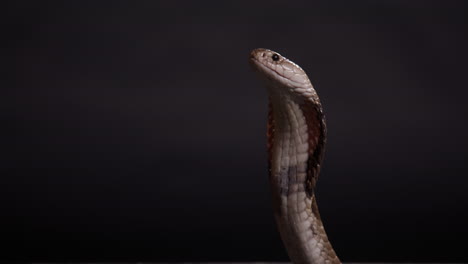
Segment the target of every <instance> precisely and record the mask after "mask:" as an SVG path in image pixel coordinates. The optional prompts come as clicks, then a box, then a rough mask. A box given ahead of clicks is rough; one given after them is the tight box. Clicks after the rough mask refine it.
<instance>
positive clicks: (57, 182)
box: [0, 0, 468, 262]
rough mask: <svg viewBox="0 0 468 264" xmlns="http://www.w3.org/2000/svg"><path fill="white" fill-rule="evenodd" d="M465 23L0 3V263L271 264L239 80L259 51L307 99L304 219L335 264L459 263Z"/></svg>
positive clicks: (252, 7)
mask: <svg viewBox="0 0 468 264" xmlns="http://www.w3.org/2000/svg"><path fill="white" fill-rule="evenodd" d="M466 7H467V6H466V4H465V3H464V2H463V1H406V0H402V1H364V0H360V1H303V2H299V1H233V2H224V1H185V2H179V1H147V2H144V1H127V2H124V1H108V2H101V1H89V2H87V1H73V2H72V1H66V3H60V2H43V1H16V2H14V4H13V6H10V7H9V8H7V9H4V12H5V13H6V19H7V20H8V24H7V28H6V29H5V30H4V32H3V36H4V39H3V42H4V44H7V46H8V47H7V49H4V52H5V53H6V54H8V55H13V56H5V57H4V62H7V68H6V71H4V73H7V74H6V76H5V77H4V80H3V81H8V80H9V81H13V82H11V83H10V84H9V85H7V84H6V82H5V85H3V87H2V91H1V99H0V100H1V106H0V107H1V117H2V120H1V122H2V129H1V133H2V136H1V138H2V139H1V140H2V145H1V153H2V154H3V158H2V159H1V178H0V181H1V185H0V188H1V189H0V203H1V204H0V205H1V213H2V215H1V222H2V223H1V227H0V231H1V240H3V242H4V243H6V244H4V245H3V246H2V250H1V252H0V254H1V257H2V258H3V259H9V260H55V261H60V260H83V261H91V260H93V261H99V260H108V261H110V260H122V261H124V260H133V261H286V260H287V255H286V253H285V250H284V248H283V246H282V244H281V241H280V239H279V236H278V234H277V231H276V227H275V223H274V219H273V215H272V209H271V204H270V195H269V187H268V182H267V173H266V148H265V123H266V105H267V97H266V91H265V89H264V88H263V87H262V85H261V83H260V82H259V81H258V80H257V79H256V76H255V75H254V74H253V73H252V72H251V70H250V67H249V65H248V63H247V57H248V53H249V51H250V50H251V49H253V48H258V47H265V48H270V49H273V50H275V51H278V52H280V53H281V54H283V55H285V56H287V57H288V58H291V59H292V60H293V61H295V62H297V63H298V64H299V65H301V66H302V67H303V68H304V69H305V70H306V72H308V74H309V76H310V78H311V80H312V82H313V83H314V85H315V87H316V89H317V91H318V92H319V94H320V96H321V98H322V102H323V105H324V109H325V113H326V115H327V118H328V126H329V139H328V142H329V144H328V146H327V151H326V156H325V164H324V167H323V171H322V174H321V177H320V181H319V184H318V196H319V205H320V209H321V213H322V216H323V218H324V222H325V224H326V229H327V231H328V234H329V237H330V239H331V241H332V242H333V245H334V247H335V249H336V251H337V252H338V254H339V256H340V257H341V258H342V260H343V261H348V262H350V261H432V262H438V261H442V262H448V261H451V262H462V261H465V262H467V261H468V254H467V242H466V236H467V233H468V228H467V224H466V223H467V222H468V213H467V206H468V194H467V191H466V190H467V187H468V184H467V183H468V180H467V177H466V176H467V173H468V165H467V158H468V149H467V147H468V138H467V135H468V125H467V122H466V115H467V114H468V106H467V96H468V89H467V88H468V87H467V79H466V76H467V71H466V70H467V66H466V65H467V59H468V56H467V46H468V41H467V40H468V37H467V30H466V26H465V22H466ZM4 18H5V17H4ZM11 58H12V59H11ZM10 59H11V60H10Z"/></svg>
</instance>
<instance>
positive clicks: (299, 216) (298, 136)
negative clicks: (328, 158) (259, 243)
mask: <svg viewBox="0 0 468 264" xmlns="http://www.w3.org/2000/svg"><path fill="white" fill-rule="evenodd" d="M250 63H251V65H252V66H253V68H254V70H255V71H256V72H257V73H258V75H259V76H260V78H261V79H262V80H263V81H264V82H265V83H266V86H267V90H268V93H269V114H268V128H267V137H268V143H267V147H268V154H269V155H268V161H269V178H270V184H271V190H272V195H273V208H274V214H275V219H276V222H277V225H278V229H279V232H280V235H281V238H282V240H283V243H284V245H285V247H286V250H287V252H288V255H289V257H290V258H291V260H292V262H293V263H295V264H305V263H307V264H312V263H341V262H340V260H339V258H338V256H337V255H336V253H335V251H334V250H333V248H332V246H331V243H330V241H329V240H328V238H327V234H326V232H325V229H324V226H323V223H322V220H321V218H320V214H319V211H318V207H317V201H316V195H315V191H314V190H315V184H316V182H317V177H318V174H319V171H320V165H321V161H322V158H323V153H324V148H325V143H326V133H327V131H326V123H325V117H324V115H323V111H322V105H321V103H320V99H319V97H318V95H317V93H316V91H315V90H314V88H313V86H312V84H311V82H310V80H309V78H308V77H307V74H306V73H305V72H304V71H303V70H302V68H301V67H299V66H298V65H297V64H295V63H294V62H292V61H290V60H288V59H286V58H285V57H283V56H281V55H280V54H278V53H276V52H274V51H271V50H267V49H255V50H253V51H252V52H251V53H250Z"/></svg>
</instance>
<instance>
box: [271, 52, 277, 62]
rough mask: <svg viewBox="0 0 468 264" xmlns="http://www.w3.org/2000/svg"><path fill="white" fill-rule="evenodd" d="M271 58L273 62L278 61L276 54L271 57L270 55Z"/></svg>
mask: <svg viewBox="0 0 468 264" xmlns="http://www.w3.org/2000/svg"><path fill="white" fill-rule="evenodd" d="M271 58H272V59H273V60H274V61H278V60H279V56H278V54H276V53H275V54H273V55H271Z"/></svg>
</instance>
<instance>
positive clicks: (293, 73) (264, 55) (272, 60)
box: [249, 49, 315, 96]
mask: <svg viewBox="0 0 468 264" xmlns="http://www.w3.org/2000/svg"><path fill="white" fill-rule="evenodd" d="M249 61H250V64H251V65H252V66H253V68H254V70H255V71H256V72H257V73H258V74H259V75H260V77H261V78H262V79H264V80H265V81H266V82H267V87H274V88H276V89H278V88H280V87H278V86H281V88H280V89H283V90H284V87H286V89H288V90H290V91H291V92H293V93H296V94H297V93H299V94H302V95H306V96H310V93H314V92H315V91H314V90H313V87H312V84H311V83H310V80H309V78H308V77H307V74H306V73H305V72H304V70H303V69H302V68H301V67H299V66H298V65H297V64H295V63H294V62H292V61H290V60H288V59H287V58H285V57H284V56H281V55H280V54H279V53H277V52H274V51H272V50H268V49H255V50H253V51H252V52H251V53H250V58H249ZM276 92H280V91H276ZM303 93H305V94H303Z"/></svg>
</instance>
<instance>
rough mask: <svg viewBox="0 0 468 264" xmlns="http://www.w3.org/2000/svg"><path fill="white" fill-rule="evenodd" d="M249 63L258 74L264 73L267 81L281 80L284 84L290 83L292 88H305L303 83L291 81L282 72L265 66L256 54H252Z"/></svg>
mask: <svg viewBox="0 0 468 264" xmlns="http://www.w3.org/2000/svg"><path fill="white" fill-rule="evenodd" d="M249 62H250V65H252V67H253V68H254V70H255V71H256V72H258V73H263V74H264V77H267V79H269V80H275V79H279V80H280V81H281V82H282V83H285V84H286V83H288V84H289V86H290V87H291V88H300V87H302V86H303V84H302V83H300V82H297V81H294V80H291V79H290V78H288V77H286V76H285V75H284V74H283V73H282V72H279V71H277V70H275V69H273V68H271V67H268V66H267V65H265V63H263V62H262V61H261V60H259V59H258V58H257V57H256V56H255V53H254V52H252V53H250V58H249Z"/></svg>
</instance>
